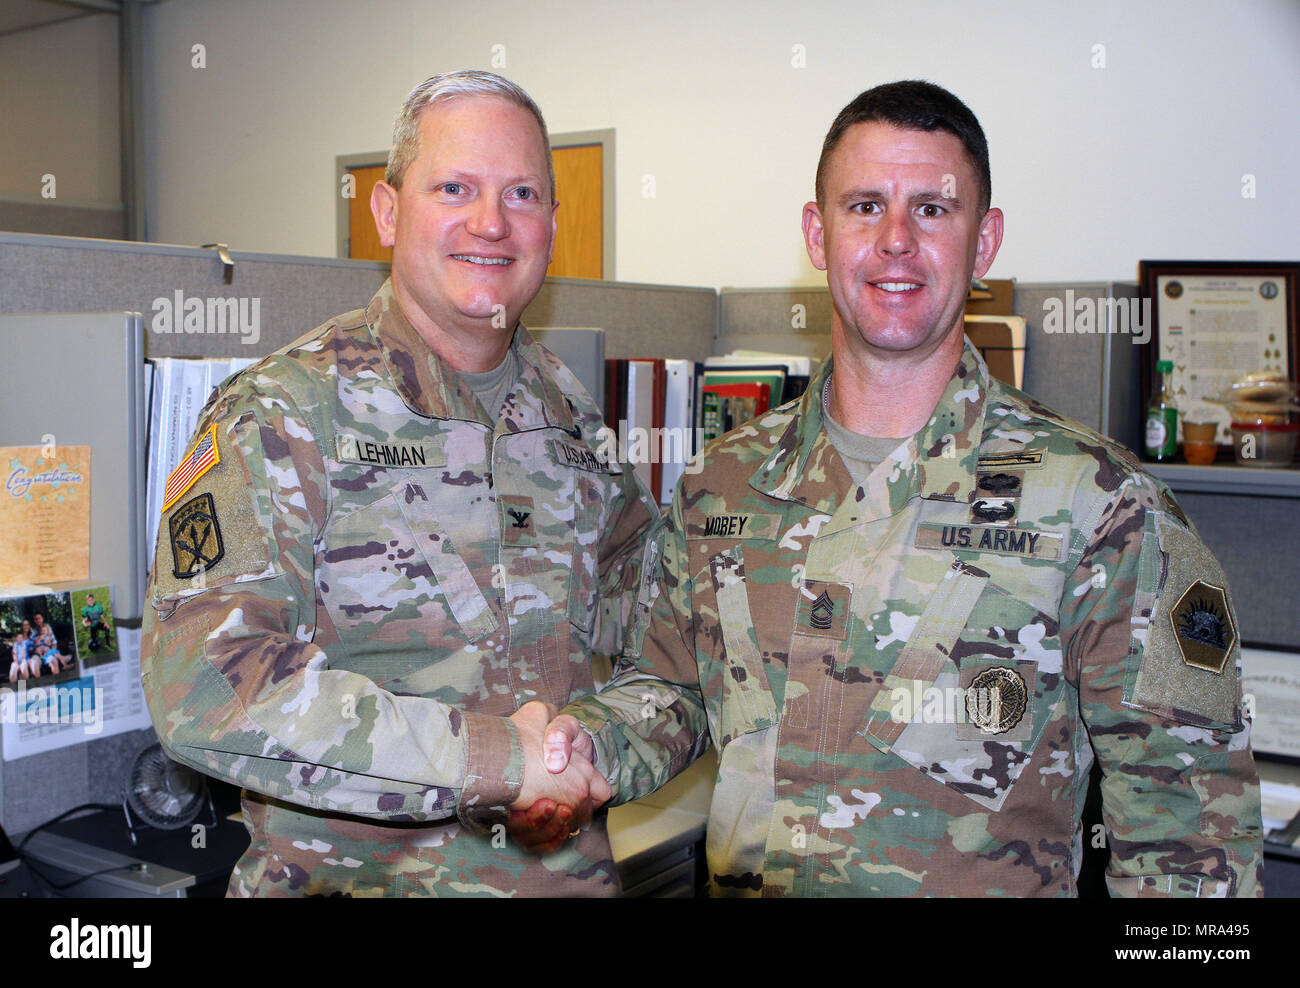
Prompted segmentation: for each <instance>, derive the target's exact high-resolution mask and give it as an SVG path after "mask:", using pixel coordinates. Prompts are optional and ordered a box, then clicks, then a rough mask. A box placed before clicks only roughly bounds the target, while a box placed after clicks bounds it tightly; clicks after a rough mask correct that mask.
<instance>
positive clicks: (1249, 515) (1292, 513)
mask: <svg viewBox="0 0 1300 988" xmlns="http://www.w3.org/2000/svg"><path fill="white" fill-rule="evenodd" d="M1243 469H1245V468H1243ZM1174 496H1175V497H1176V498H1177V499H1178V504H1179V505H1180V506H1181V507H1182V509H1183V512H1184V513H1185V514H1186V515H1187V517H1188V518H1190V519H1191V521H1192V524H1193V525H1195V526H1196V530H1197V531H1198V532H1200V534H1201V538H1202V539H1204V540H1205V544H1206V545H1208V546H1209V547H1210V550H1211V551H1212V552H1213V553H1214V555H1215V557H1216V558H1217V559H1218V560H1219V564H1220V565H1221V566H1222V567H1223V571H1224V573H1226V574H1227V576H1228V586H1229V588H1231V590H1232V603H1233V606H1234V607H1235V608H1236V610H1237V621H1238V623H1239V624H1240V626H1241V627H1240V628H1239V629H1238V630H1239V631H1240V632H1241V637H1242V640H1243V641H1247V642H1255V643H1261V644H1267V645H1285V646H1288V647H1291V648H1295V647H1300V608H1296V607H1295V606H1294V605H1292V604H1291V603H1290V602H1289V598H1288V595H1287V594H1286V593H1285V591H1284V589H1283V588H1284V587H1286V586H1288V585H1289V582H1290V579H1289V578H1293V577H1294V574H1295V571H1296V562H1295V561H1296V560H1297V559H1300V525H1297V524H1296V515H1297V510H1300V502H1298V501H1297V500H1296V499H1295V498H1286V497H1261V496H1252V495H1244V496H1243V495H1240V494H1194V493H1190V492H1187V491H1179V490H1175V491H1174Z"/></svg>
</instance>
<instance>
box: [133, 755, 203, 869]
mask: <svg viewBox="0 0 1300 988" xmlns="http://www.w3.org/2000/svg"><path fill="white" fill-rule="evenodd" d="M204 803H206V804H207V807H208V816H209V818H210V822H209V823H208V824H207V826H209V827H216V826H217V809H216V807H215V806H214V805H213V803H212V794H211V793H210V792H209V791H208V783H207V780H206V779H205V778H204V777H203V776H202V775H200V774H199V773H198V772H195V771H194V770H193V769H190V768H188V767H187V766H185V765H180V764H178V763H176V762H174V761H172V760H171V759H170V758H168V757H167V756H166V755H164V754H163V750H162V745H160V744H158V743H156V742H155V743H154V744H149V745H146V746H145V747H143V748H141V749H140V750H139V751H138V752H136V754H135V757H134V758H132V759H131V764H130V765H129V766H128V768H127V773H126V781H125V783H124V784H123V787H122V812H123V813H125V814H126V828H127V832H128V833H129V834H130V836H131V844H132V845H138V844H139V843H140V841H139V839H138V838H137V836H136V825H137V818H138V823H139V824H140V825H143V826H148V827H153V828H154V829H156V830H181V829H183V828H185V827H188V826H189V825H190V824H191V823H192V822H193V821H194V820H195V819H196V818H197V817H198V815H199V813H200V812H202V810H203V805H204ZM132 811H134V813H135V817H134V818H133V817H132V815H131V814H132Z"/></svg>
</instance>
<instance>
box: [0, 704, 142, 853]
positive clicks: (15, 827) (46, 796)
mask: <svg viewBox="0 0 1300 988" xmlns="http://www.w3.org/2000/svg"><path fill="white" fill-rule="evenodd" d="M157 739H158V738H157V735H156V734H154V732H153V730H152V729H150V730H143V731H127V732H125V733H124V734H114V735H113V736H112V737H107V738H94V739H90V740H87V741H86V742H84V743H83V744H74V745H70V746H69V747H67V748H58V749H56V750H54V751H46V752H43V753H41V754H39V755H31V756H29V757H27V758H19V759H17V760H15V761H11V762H4V763H2V764H0V822H2V823H3V824H4V829H5V832H6V833H8V834H9V835H10V836H11V837H14V836H16V835H18V834H23V833H25V832H27V831H28V830H31V829H32V827H35V826H38V825H39V824H42V823H45V822H46V821H48V820H51V819H53V818H54V817H56V816H58V815H59V814H60V813H64V812H66V811H67V810H70V809H72V808H73V807H74V806H80V805H81V804H82V803H92V802H93V803H115V804H119V805H120V804H121V802H122V783H123V782H124V780H125V777H126V770H127V767H128V765H130V762H131V758H132V756H133V755H134V754H135V753H136V752H137V751H139V750H140V749H141V748H143V747H144V746H145V745H147V744H151V743H153V742H154V741H156V740H157Z"/></svg>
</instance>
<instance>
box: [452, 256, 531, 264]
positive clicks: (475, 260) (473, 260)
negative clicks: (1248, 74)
mask: <svg viewBox="0 0 1300 988" xmlns="http://www.w3.org/2000/svg"><path fill="white" fill-rule="evenodd" d="M451 256H452V257H453V258H455V259H456V260H457V261H468V262H469V263H470V264H499V265H506V264H514V263H515V259H514V258H513V257H483V256H482V255H479V254H452V255H451Z"/></svg>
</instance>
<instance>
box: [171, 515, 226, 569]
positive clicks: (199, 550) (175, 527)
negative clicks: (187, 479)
mask: <svg viewBox="0 0 1300 988" xmlns="http://www.w3.org/2000/svg"><path fill="white" fill-rule="evenodd" d="M168 526H169V532H170V534H171V543H172V560H173V562H174V568H173V569H172V575H173V576H175V577H176V578H177V579H178V580H192V579H194V577H196V576H198V575H199V574H201V573H205V572H207V571H208V570H210V569H212V567H213V566H215V565H217V563H218V562H219V561H220V560H221V557H222V556H224V555H225V553H226V548H225V546H224V545H223V544H222V541H221V526H220V525H219V524H218V522H217V508H216V505H215V504H214V503H213V501H212V495H211V494H200V495H199V496H198V497H196V498H192V499H191V500H189V501H186V502H185V503H184V504H182V505H181V506H180V507H179V508H177V509H176V511H175V513H174V514H173V515H172V516H171V518H170V519H168Z"/></svg>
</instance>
